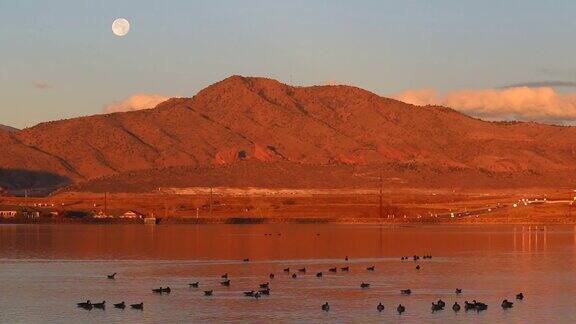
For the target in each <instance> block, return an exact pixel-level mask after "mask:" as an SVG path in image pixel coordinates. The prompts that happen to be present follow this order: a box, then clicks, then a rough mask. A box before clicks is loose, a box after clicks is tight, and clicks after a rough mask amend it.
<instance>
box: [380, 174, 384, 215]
mask: <svg viewBox="0 0 576 324" xmlns="http://www.w3.org/2000/svg"><path fill="white" fill-rule="evenodd" d="M383 182H384V181H383V179H382V171H380V218H382V191H383V186H384V184H383Z"/></svg>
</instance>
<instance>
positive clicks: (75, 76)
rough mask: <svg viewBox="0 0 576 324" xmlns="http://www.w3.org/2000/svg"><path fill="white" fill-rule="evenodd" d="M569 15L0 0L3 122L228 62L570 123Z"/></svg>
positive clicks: (104, 104) (128, 100)
mask: <svg viewBox="0 0 576 324" xmlns="http://www.w3.org/2000/svg"><path fill="white" fill-rule="evenodd" d="M575 13H576V1H561V0H557V1H542V0H540V1H529V0H522V1H467V0H462V1H443V0H436V1H428V0H422V1H409V0H406V1H368V0H364V1H362V0H359V1H351V0H350V1H341V0H331V1H320V0H307V1H304V0H291V1H275V0H268V1H264V0H262V1H256V0H254V1H251V0H246V1H240V0H235V1H234V0H229V1H224V0H210V1H200V0H198V1H175V0H174V1H170V0H166V1H147V0H135V1H129V0H116V1H107V0H99V1H88V0H54V1H31V0H21V1H9V0H0V124H5V125H10V126H15V127H19V128H23V127H29V126H33V125H35V124H37V123H39V122H42V121H49V120H58V119H63V118H71V117H77V116H84V115H93V114H98V113H103V112H104V111H107V112H112V111H119V110H130V109H139V108H141V107H140V106H139V105H141V103H144V104H147V105H150V104H153V103H155V102H156V101H158V100H162V99H164V98H167V97H171V96H181V97H182V96H184V97H191V96H193V95H194V94H195V93H196V92H198V91H199V90H201V89H202V88H204V87H206V86H208V85H210V84H212V83H214V82H217V81H219V80H222V79H224V78H226V77H228V76H230V75H233V74H240V75H245V76H264V77H270V78H274V79H277V80H279V81H281V82H285V83H291V84H294V85H299V86H304V85H313V84H331V83H340V84H348V85H354V86H358V87H361V88H364V89H367V90H369V91H373V92H375V93H377V94H379V95H383V96H391V97H394V98H398V99H401V100H405V101H408V102H411V103H415V104H442V105H452V106H454V105H456V106H454V107H453V108H455V109H458V110H461V111H463V112H466V113H469V114H471V115H475V116H479V117H482V118H486V119H495V120H498V119H519V120H536V121H544V122H552V123H559V124H571V123H573V122H574V120H576V95H575V94H574V93H576V38H575V37H574V36H575V35H576V19H574V17H575V15H574V14H575ZM117 17H124V18H126V19H128V20H129V21H130V23H131V29H130V32H129V33H128V34H127V35H126V36H124V37H117V36H115V35H114V34H113V33H112V31H111V24H112V21H113V20H114V19H115V18H117Z"/></svg>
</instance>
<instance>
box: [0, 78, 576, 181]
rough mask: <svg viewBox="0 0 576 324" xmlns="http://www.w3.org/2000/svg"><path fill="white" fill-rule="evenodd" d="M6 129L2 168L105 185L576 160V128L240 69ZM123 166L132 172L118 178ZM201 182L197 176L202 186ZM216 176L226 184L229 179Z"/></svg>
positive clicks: (525, 168)
mask: <svg viewBox="0 0 576 324" xmlns="http://www.w3.org/2000/svg"><path fill="white" fill-rule="evenodd" d="M2 136H3V137H5V138H1V137H0V143H1V144H2V145H3V146H5V147H6V148H7V149H8V150H9V152H11V155H12V156H13V157H14V159H16V160H17V161H20V162H21V163H20V162H18V163H14V162H10V161H7V159H3V160H2V159H0V167H2V168H14V167H15V165H18V166H20V168H22V169H26V170H45V171H47V172H50V173H53V174H56V175H58V176H63V177H65V178H67V179H69V180H70V181H72V182H74V183H77V184H79V186H78V188H83V190H91V189H90V186H89V185H86V184H89V183H94V181H99V183H100V185H99V187H105V185H103V184H102V179H108V180H109V181H110V183H114V185H115V186H120V187H121V186H122V183H127V182H130V180H129V179H130V178H131V177H128V176H122V174H125V175H127V174H138V175H139V176H140V177H144V178H146V180H145V182H146V183H148V184H149V185H150V186H154V184H155V183H156V182H158V183H160V182H162V183H163V184H166V185H169V184H170V183H166V179H168V180H169V179H173V178H175V177H174V176H173V171H174V170H182V168H185V169H186V168H188V169H191V170H192V169H199V168H200V169H201V168H206V167H210V168H212V169H216V170H218V168H220V167H221V168H226V167H228V166H231V165H235V164H238V163H244V164H253V165H257V167H256V168H254V172H252V173H247V174H245V176H246V177H259V176H260V175H259V171H258V170H262V169H263V168H267V166H270V168H271V170H273V169H274V168H275V167H273V165H277V163H282V164H287V165H293V166H291V167H290V169H291V170H297V169H300V170H302V171H301V172H300V173H301V174H302V175H303V176H304V175H306V174H307V173H306V172H305V169H306V168H307V166H314V167H316V166H321V167H322V168H321V169H323V170H329V169H330V167H331V166H333V167H334V168H340V167H341V166H346V165H348V166H366V167H368V166H370V167H369V168H370V169H373V170H379V171H378V172H380V171H381V170H383V169H385V170H387V171H386V172H387V173H388V174H389V176H390V177H394V172H398V173H399V174H403V175H404V177H405V179H404V180H406V181H404V180H403V179H400V181H399V182H400V183H405V184H406V185H410V184H411V183H413V184H415V185H416V184H417V185H424V186H425V185H427V183H428V184H430V185H432V183H430V181H432V180H430V181H427V180H426V179H422V178H423V177H428V178H430V177H431V176H432V175H436V176H434V179H435V180H434V181H435V182H437V181H442V179H443V175H445V176H446V177H447V178H450V175H454V174H457V173H458V172H463V174H466V175H467V177H469V180H467V179H462V181H463V182H470V185H483V186H490V183H491V181H492V183H496V182H498V181H500V180H499V179H498V177H509V178H513V179H515V180H514V181H513V183H511V185H518V186H522V185H524V184H525V185H528V183H531V182H533V179H536V178H537V179H540V182H543V183H548V182H550V183H552V182H553V180H555V181H557V182H558V183H559V184H563V185H572V184H573V183H574V180H572V179H571V178H570V177H568V179H566V177H562V178H559V177H558V176H559V175H563V174H571V172H573V171H575V169H576V165H575V164H574V162H573V161H574V160H575V159H576V145H575V144H576V128H575V127H560V126H550V125H541V124H536V123H497V122H485V121H481V120H477V119H473V118H470V117H468V116H465V115H463V114H460V113H458V112H456V111H454V110H452V109H448V108H444V107H431V106H427V107H417V106H412V105H409V104H405V103H402V102H399V101H396V100H393V99H388V98H383V97H379V96H377V95H375V94H373V93H370V92H368V91H365V90H362V89H359V88H356V87H350V86H312V87H291V86H288V85H285V84H282V83H279V82H277V81H274V80H270V79H264V78H248V77H241V76H232V77H229V78H227V79H225V80H223V81H221V82H218V83H216V84H214V85H212V86H209V87H207V88H206V89H204V90H202V91H200V92H199V93H198V94H197V95H196V96H194V97H193V98H174V99H170V100H168V101H166V102H164V103H161V104H160V105H158V106H157V107H156V108H155V109H151V110H141V111H136V112H126V113H115V114H110V115H96V116H90V117H82V118H75V119H70V120H63V121H57V122H48V123H43V124H40V125H37V126H35V127H32V128H28V129H25V130H22V131H19V132H17V133H14V134H9V135H7V134H6V133H5V134H4V135H2ZM31 152H33V153H31ZM31 155H34V156H36V155H38V157H34V158H29V156H31ZM26 156H28V157H26ZM398 170H404V171H402V172H400V171H398ZM294 172H295V173H294V176H297V175H298V174H300V173H299V172H296V171H294ZM327 172H328V171H327ZM263 173H264V174H267V177H271V174H273V173H270V174H268V173H266V172H263ZM222 174H225V172H223V173H222ZM315 174H317V173H315ZM117 175H119V176H118V179H126V180H124V182H118V181H117V180H113V179H114V177H116V176H117ZM311 176H312V175H311ZM212 177H213V178H214V177H215V178H218V177H219V172H218V171H213V176H212ZM223 177H224V176H223ZM181 178H182V175H181V174H179V176H178V179H181ZM196 179H197V180H198V178H196ZM409 179H414V180H410V181H408V180H409ZM416 179H419V180H417V181H416ZM430 179H431V178H430ZM197 180H195V181H191V183H193V184H194V185H201V184H202V183H201V181H200V183H198V181H197ZM321 180H322V178H320V179H316V181H311V182H312V183H315V185H317V184H321V182H322V181H321ZM168 182H170V181H168ZM217 182H218V183H222V184H225V183H226V177H224V178H222V179H219V180H218V181H217ZM248 182H250V181H247V183H248ZM253 182H254V183H258V181H253ZM284 182H285V181H284ZM342 182H343V183H342V184H338V186H345V185H346V183H347V181H342ZM82 183H83V184H84V185H80V184H82ZM179 183H180V185H186V184H185V183H182V181H179ZM266 183H269V182H268V181H267V182H266ZM272 183H273V181H272ZM440 184H441V183H440ZM278 185H280V184H278ZM434 185H438V183H435V184H434ZM446 185H453V184H452V182H450V183H446Z"/></svg>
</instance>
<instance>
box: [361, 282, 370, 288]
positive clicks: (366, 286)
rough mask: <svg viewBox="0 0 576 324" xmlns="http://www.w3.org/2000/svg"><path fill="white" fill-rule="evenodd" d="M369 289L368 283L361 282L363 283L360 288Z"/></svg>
mask: <svg viewBox="0 0 576 324" xmlns="http://www.w3.org/2000/svg"><path fill="white" fill-rule="evenodd" d="M369 287H370V284H369V283H364V282H363V283H361V284H360V288H369Z"/></svg>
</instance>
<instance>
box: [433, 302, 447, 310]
mask: <svg viewBox="0 0 576 324" xmlns="http://www.w3.org/2000/svg"><path fill="white" fill-rule="evenodd" d="M443 309H444V307H442V306H441V305H438V304H434V303H432V312H437V311H441V310H443Z"/></svg>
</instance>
